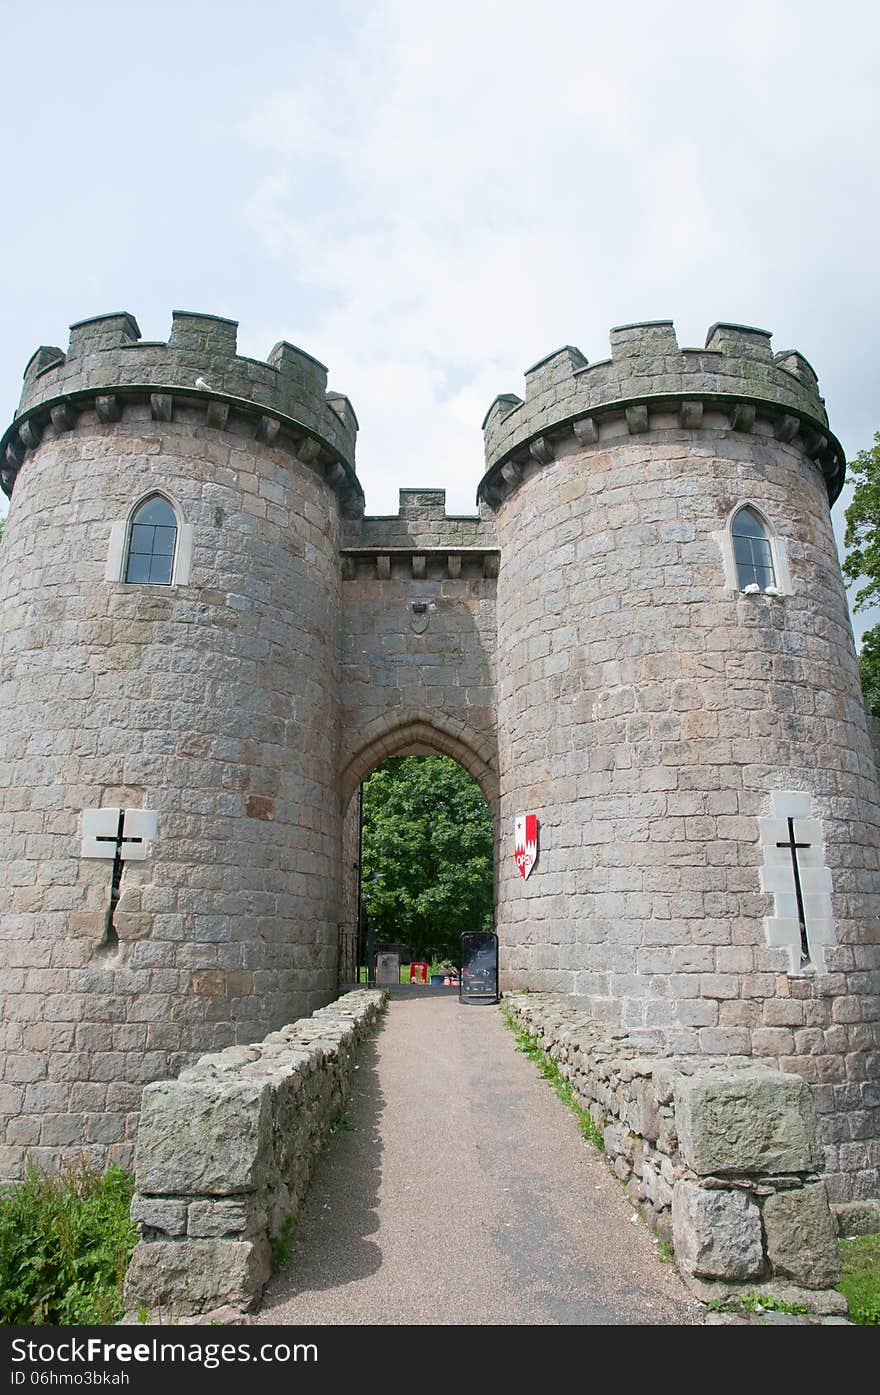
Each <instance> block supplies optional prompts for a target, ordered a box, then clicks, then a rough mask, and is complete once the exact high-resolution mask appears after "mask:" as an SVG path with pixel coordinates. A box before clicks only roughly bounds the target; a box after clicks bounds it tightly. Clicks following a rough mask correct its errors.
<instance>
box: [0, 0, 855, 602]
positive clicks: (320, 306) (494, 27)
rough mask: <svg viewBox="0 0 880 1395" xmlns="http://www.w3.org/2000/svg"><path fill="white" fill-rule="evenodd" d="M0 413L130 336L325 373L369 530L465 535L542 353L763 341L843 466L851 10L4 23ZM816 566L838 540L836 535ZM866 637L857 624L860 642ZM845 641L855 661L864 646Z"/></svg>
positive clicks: (204, 14) (379, 8)
mask: <svg viewBox="0 0 880 1395" xmlns="http://www.w3.org/2000/svg"><path fill="white" fill-rule="evenodd" d="M0 19H2V36H0V37H2V50H3V52H4V55H5V60H6V61H5V62H4V75H3V85H2V96H3V118H2V130H0V149H2V153H3V157H4V158H3V164H2V168H3V172H4V176H5V178H4V185H5V199H4V204H5V207H4V216H3V229H2V233H0V246H2V252H3V255H2V257H0V278H2V296H0V328H2V335H0V399H2V401H0V407H2V415H3V417H4V424H5V422H6V420H8V418H9V417H10V416H11V414H12V412H13V411H14V409H15V406H16V403H17V399H18V393H19V390H20V383H21V373H22V370H23V368H24V365H25V363H26V362H27V359H28V358H29V356H30V354H31V352H32V351H33V349H34V348H35V347H36V346H37V345H38V344H41V343H46V344H60V345H61V346H62V347H64V346H66V343H67V326H68V324H69V323H70V322H71V321H73V320H77V319H81V318H83V317H85V316H87V315H92V314H97V313H99V312H102V311H107V310H117V309H126V310H130V311H131V312H132V313H133V314H134V315H135V317H136V319H137V320H138V323H139V324H140V327H141V331H142V333H143V335H144V337H145V338H149V339H163V338H166V337H167V335H168V332H169V329H170V323H171V311H172V309H187V310H202V311H208V312H211V313H214V314H220V315H227V316H230V317H232V318H233V319H237V320H239V321H240V330H239V349H240V351H241V352H243V353H246V354H249V355H252V356H254V357H257V358H263V357H265V355H266V354H267V353H268V351H269V349H270V348H271V346H272V345H273V344H274V343H275V341H276V340H278V339H290V340H292V341H293V342H294V343H297V344H299V345H300V346H301V347H303V348H304V349H306V350H308V352H309V353H312V354H314V355H315V356H316V357H318V358H320V359H322V360H323V362H325V363H326V364H327V365H328V366H329V369H330V384H331V386H332V387H334V388H336V389H339V390H341V391H343V392H346V393H348V395H349V396H350V397H351V398H352V401H353V403H354V406H355V411H356V412H357V415H358V418H359V421H360V426H361V431H360V438H359V445H358V471H359V474H360V477H361V480H362V482H363V484H364V488H365V491H366V495H367V509H368V511H369V512H370V513H385V512H396V510H397V490H398V488H399V487H400V486H401V485H434V486H441V485H442V486H445V487H446V490H447V507H448V508H449V509H450V511H462V512H470V511H472V510H473V508H474V494H475V490H476V485H477V482H478V480H479V478H480V476H481V474H482V471H483V463H482V437H481V432H480V423H481V421H482V418H483V415H484V413H485V411H486V409H487V407H488V406H489V403H490V402H491V401H492V399H493V398H494V397H495V395H496V394H497V393H499V392H511V391H512V392H521V391H522V374H523V371H524V370H525V369H526V368H527V367H528V366H529V365H530V364H531V363H533V362H534V361H535V360H536V359H538V358H541V357H542V356H543V355H544V354H546V353H548V352H550V351H551V350H553V349H555V348H557V347H559V346H560V345H562V344H568V343H570V344H576V345H578V346H579V347H580V349H581V350H582V351H583V352H584V353H585V354H586V355H587V357H588V358H590V359H595V358H604V357H606V356H607V353H608V341H607V332H608V329H609V327H610V326H612V325H616V324H621V323H626V322H628V321H632V320H645V319H661V318H671V319H673V320H674V321H675V324H676V328H677V330H678V334H679V342H680V343H683V344H688V345H693V344H702V343H703V341H704V337H705V333H706V330H707V328H708V327H709V325H710V324H712V323H713V322H714V321H716V320H735V321H740V322H744V323H746V324H754V325H758V326H760V327H762V328H765V329H770V330H772V331H773V335H774V347H775V348H777V349H784V348H791V347H796V348H799V349H800V350H801V351H802V352H803V353H804V354H805V355H806V356H807V358H808V359H809V360H810V361H811V362H812V364H813V365H814V367H815V368H816V370H817V372H818V374H819V379H820V383H821V387H822V390H823V392H824V394H825V397H826V401H827V405H828V410H829V413H830V418H831V426H832V429H833V430H834V431H835V432H836V434H837V435H838V436H839V437H840V439H841V440H842V442H843V445H844V448H845V450H846V452H847V455H848V456H849V457H850V458H851V457H852V456H853V455H854V454H855V453H856V451H858V450H859V449H862V448H864V447H866V446H869V445H870V444H871V442H872V439H873V434H874V432H875V431H877V430H880V345H878V329H877V326H878V321H880V294H878V282H880V273H878V233H877V230H878V226H880V173H878V135H880V130H878V95H877V93H878V81H877V72H878V39H880V7H878V6H876V4H874V3H869V0H861V2H858V0H838V2H837V3H836V4H833V5H829V4H828V3H827V0H825V3H821V4H820V3H814V0H799V2H798V3H780V0H760V3H754V0H739V3H737V4H736V5H730V6H727V7H724V8H722V7H719V6H716V5H712V4H709V3H706V0H701V3H676V0H668V3H665V4H662V5H659V4H657V3H656V0H653V3H642V0H635V2H634V3H618V4H616V5H608V4H607V3H604V0H603V3H601V4H599V3H594V0H544V3H543V4H536V3H535V0H529V3H522V0H362V3H353V2H350V0H329V2H328V0H323V3H321V4H318V3H315V0H310V3H308V4H304V3H300V0H284V2H283V3H274V2H273V0H252V2H251V3H250V4H247V5H245V4H242V3H241V0H236V3H232V2H231V0H211V2H210V3H203V2H202V0H197V2H196V3H188V0H177V3H174V4H172V3H168V0H151V3H149V4H148V5H123V4H120V3H119V0H114V3H108V2H107V0H79V3H77V4H71V3H69V0H64V2H63V3H59V0H42V2H41V3H39V4H29V5H25V4H22V3H21V0H0ZM835 518H836V523H837V527H838V532H839V533H842V508H841V505H840V504H838V506H837V508H836V509H835ZM872 618H880V617H872ZM864 623H865V622H864V619H862V620H861V621H860V622H859V627H861V626H862V625H863V624H864Z"/></svg>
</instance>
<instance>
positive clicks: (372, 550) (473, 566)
mask: <svg viewBox="0 0 880 1395" xmlns="http://www.w3.org/2000/svg"><path fill="white" fill-rule="evenodd" d="M444 501H445V495H444V491H443V490H401V507H400V514H399V516H398V517H397V518H364V519H362V520H361V521H360V522H358V523H356V522H351V521H349V522H347V523H346V524H345V527H344V538H343V551H342V565H343V583H342V606H343V614H342V667H341V689H340V718H341V732H342V753H341V760H340V770H341V772H342V774H341V780H342V796H343V800H344V801H347V800H348V799H349V798H350V797H351V796H352V794H353V793H354V790H355V789H356V788H357V785H358V784H359V783H360V781H361V780H363V779H365V778H366V776H367V775H369V774H370V772H371V770H372V769H373V768H375V766H376V765H377V764H379V763H380V762H381V760H383V759H384V758H385V757H386V756H389V755H397V754H401V755H418V754H446V755H450V756H453V757H454V758H456V759H457V760H459V761H460V762H461V763H462V764H463V765H465V767H466V768H467V769H468V770H470V772H471V774H472V775H473V776H474V777H475V779H476V780H477V781H478V783H479V784H480V785H481V786H482V788H483V793H484V794H485V795H486V798H487V799H488V801H489V803H490V805H491V806H493V808H494V806H495V804H496V802H497V794H498V789H497V741H496V735H495V726H496V714H495V584H496V583H495V577H496V575H497V571H498V554H497V544H496V541H495V533H494V528H493V527H492V524H491V523H487V522H485V521H483V520H482V519H478V518H476V517H475V518H469V519H461V518H454V517H453V518H450V517H449V516H447V514H446V512H445V502H444Z"/></svg>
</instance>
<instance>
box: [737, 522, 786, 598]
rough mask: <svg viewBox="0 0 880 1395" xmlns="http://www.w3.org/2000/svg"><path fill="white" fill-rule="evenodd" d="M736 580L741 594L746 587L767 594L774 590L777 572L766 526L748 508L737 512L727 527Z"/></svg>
mask: <svg viewBox="0 0 880 1395" xmlns="http://www.w3.org/2000/svg"><path fill="white" fill-rule="evenodd" d="M730 532H731V537H732V539H733V556H734V561H735V563H736V580H737V585H738V586H739V589H740V591H745V590H746V589H747V588H751V589H753V590H758V591H766V590H768V588H772V589H773V590H775V589H776V585H777V581H776V569H775V567H774V564H773V548H772V546H771V543H770V535H769V532H768V530H767V525H766V524H765V523H764V520H763V519H762V518H761V517H760V515H759V514H758V513H757V512H756V511H755V510H754V509H751V508H744V509H740V510H739V512H738V513H737V514H736V515H735V517H734V519H733V523H732V524H731V528H730Z"/></svg>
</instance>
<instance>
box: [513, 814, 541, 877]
mask: <svg viewBox="0 0 880 1395" xmlns="http://www.w3.org/2000/svg"><path fill="white" fill-rule="evenodd" d="M514 857H515V858H516V865H517V867H518V868H519V873H520V876H521V877H527V876H528V875H529V873H530V872H531V870H532V868H533V867H534V865H535V863H536V862H537V860H538V815H537V814H517V816H516V830H515V837H514Z"/></svg>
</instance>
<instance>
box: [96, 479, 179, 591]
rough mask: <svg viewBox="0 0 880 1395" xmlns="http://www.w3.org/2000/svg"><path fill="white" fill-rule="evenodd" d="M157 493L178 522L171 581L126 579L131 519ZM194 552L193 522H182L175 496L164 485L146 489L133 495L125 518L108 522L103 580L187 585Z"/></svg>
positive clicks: (167, 587)
mask: <svg viewBox="0 0 880 1395" xmlns="http://www.w3.org/2000/svg"><path fill="white" fill-rule="evenodd" d="M156 497H158V498H160V499H164V500H165V503H166V504H168V506H169V508H171V509H172V510H173V512H174V519H175V522H176V524H177V542H176V545H175V548H174V563H173V565H172V568H171V581H170V582H157V581H126V580H125V571H126V566H127V563H128V548H129V542H130V539H131V525H132V520H133V518H134V516H135V514H136V513H137V511H138V509H139V508H140V506H141V504H145V503H146V502H147V500H148V499H155V498H156ZM192 552H193V526H192V524H191V523H184V521H183V514H182V513H181V509H180V505H179V504H178V502H177V500H176V499H175V498H174V497H173V496H172V495H171V494H169V493H168V491H167V490H166V489H148V490H147V491H146V493H145V494H141V495H140V496H139V498H137V499H135V501H134V503H133V504H132V506H131V508H130V509H129V511H128V514H127V515H126V517H125V518H124V519H121V520H120V521H119V522H116V523H112V524H111V525H110V543H109V546H108V549H107V566H106V568H105V571H104V580H105V581H118V582H122V583H124V585H126V586H150V587H152V588H154V589H155V588H161V589H162V590H163V591H167V590H170V589H173V588H174V587H175V586H187V585H188V584H189V578H190V573H191V571H192Z"/></svg>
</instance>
